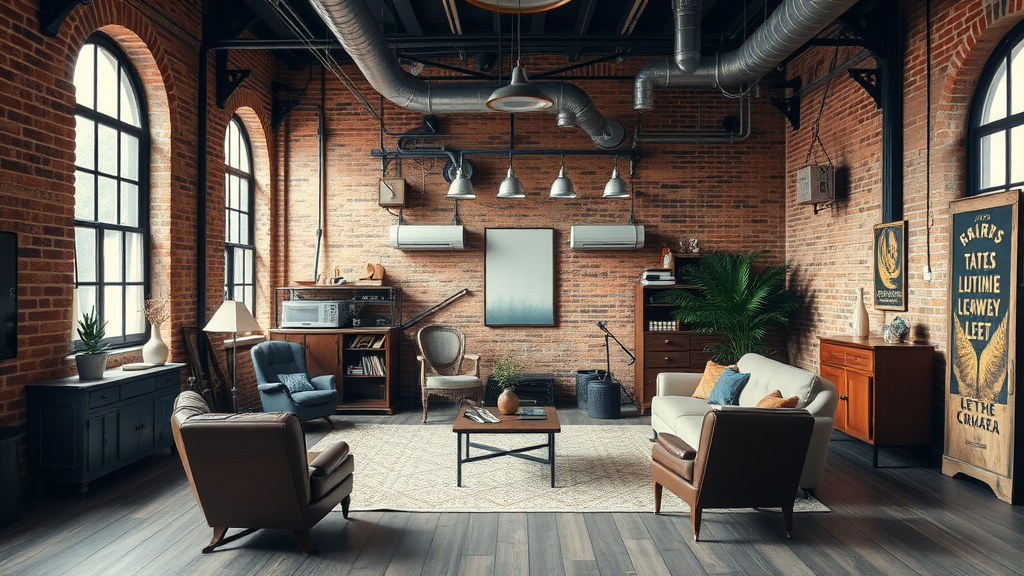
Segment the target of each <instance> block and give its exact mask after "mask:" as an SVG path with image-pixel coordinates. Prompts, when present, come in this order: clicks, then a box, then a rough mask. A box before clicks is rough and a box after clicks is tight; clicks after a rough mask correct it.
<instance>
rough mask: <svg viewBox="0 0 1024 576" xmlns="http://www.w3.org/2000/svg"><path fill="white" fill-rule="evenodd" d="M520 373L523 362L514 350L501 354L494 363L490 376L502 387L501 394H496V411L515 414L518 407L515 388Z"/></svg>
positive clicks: (521, 372) (520, 375)
mask: <svg viewBox="0 0 1024 576" xmlns="http://www.w3.org/2000/svg"><path fill="white" fill-rule="evenodd" d="M522 375H523V364H522V362H521V361H520V360H519V356H518V355H517V354H515V353H514V352H506V353H505V354H502V355H501V357H500V358H498V361H497V362H495V363H494V368H493V369H492V370H491V377H492V378H494V381H495V382H497V383H498V386H499V387H501V389H502V393H501V395H500V396H498V411H499V412H501V413H502V414H515V413H516V410H518V409H519V397H518V396H516V394H515V389H516V385H518V384H519V379H520V378H521V377H522Z"/></svg>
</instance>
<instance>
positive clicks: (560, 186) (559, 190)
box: [550, 152, 576, 198]
mask: <svg viewBox="0 0 1024 576" xmlns="http://www.w3.org/2000/svg"><path fill="white" fill-rule="evenodd" d="M550 197H551V198H575V197H576V188H575V187H574V186H573V185H572V180H569V177H568V176H566V175H565V152H563V153H562V167H561V168H559V170H558V178H555V181H554V182H553V183H552V184H551V194H550Z"/></svg>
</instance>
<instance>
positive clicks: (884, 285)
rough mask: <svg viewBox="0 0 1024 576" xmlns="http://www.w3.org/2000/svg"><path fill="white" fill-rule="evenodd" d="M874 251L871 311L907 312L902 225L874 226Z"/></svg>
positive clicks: (905, 228)
mask: <svg viewBox="0 0 1024 576" xmlns="http://www.w3.org/2000/svg"><path fill="white" fill-rule="evenodd" d="M872 240H873V242H872V243H873V245H874V251H875V265H874V269H875V285H874V293H873V294H872V300H873V301H874V305H875V310H906V309H907V226H906V221H900V222H889V223H887V224H877V225H875V228H874V230H873V235H872Z"/></svg>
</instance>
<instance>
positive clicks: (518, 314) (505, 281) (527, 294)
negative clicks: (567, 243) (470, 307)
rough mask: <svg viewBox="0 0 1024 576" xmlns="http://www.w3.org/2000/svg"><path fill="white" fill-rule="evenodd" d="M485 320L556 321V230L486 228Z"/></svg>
mask: <svg viewBox="0 0 1024 576" xmlns="http://www.w3.org/2000/svg"><path fill="white" fill-rule="evenodd" d="M484 246H485V250H484V325H485V326H554V325H555V231H554V229H552V228H486V229H484Z"/></svg>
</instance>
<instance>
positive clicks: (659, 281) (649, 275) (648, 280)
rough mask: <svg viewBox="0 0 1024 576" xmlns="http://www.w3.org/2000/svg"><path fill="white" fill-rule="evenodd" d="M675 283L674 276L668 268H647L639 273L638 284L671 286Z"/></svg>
mask: <svg viewBox="0 0 1024 576" xmlns="http://www.w3.org/2000/svg"><path fill="white" fill-rule="evenodd" d="M675 283H676V278H675V276H673V275H672V270H670V269H668V268H648V269H647V270H644V273H643V274H641V275H640V284H642V285H644V286H671V285H673V284H675Z"/></svg>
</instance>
